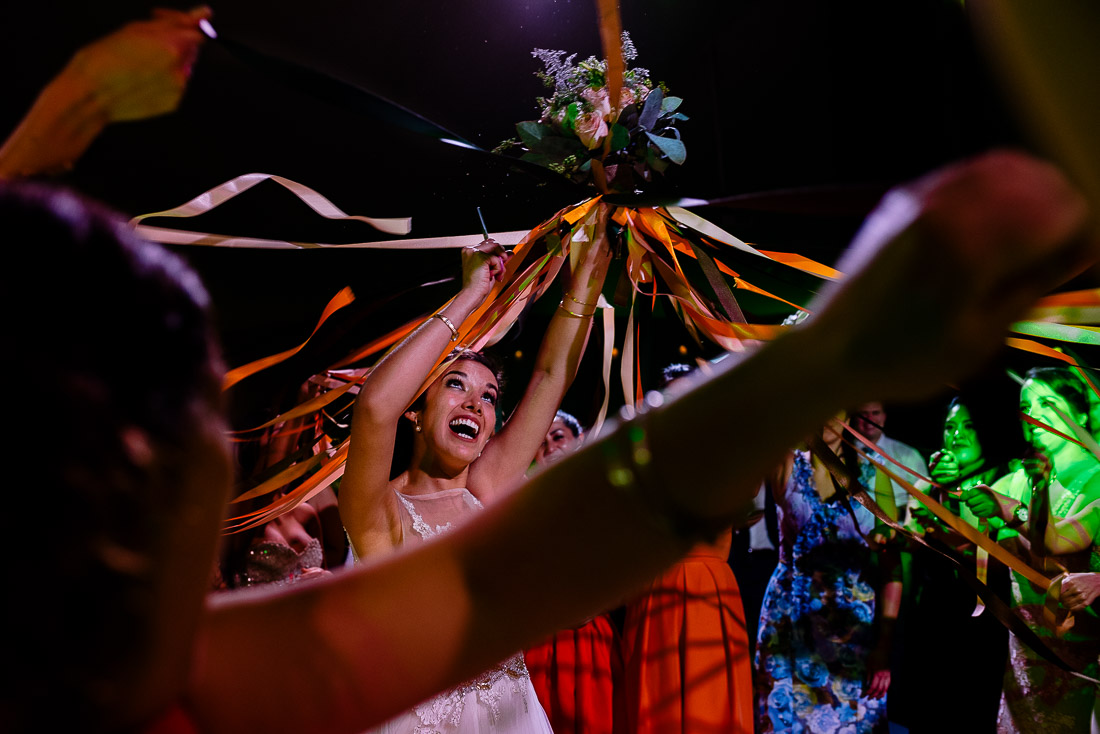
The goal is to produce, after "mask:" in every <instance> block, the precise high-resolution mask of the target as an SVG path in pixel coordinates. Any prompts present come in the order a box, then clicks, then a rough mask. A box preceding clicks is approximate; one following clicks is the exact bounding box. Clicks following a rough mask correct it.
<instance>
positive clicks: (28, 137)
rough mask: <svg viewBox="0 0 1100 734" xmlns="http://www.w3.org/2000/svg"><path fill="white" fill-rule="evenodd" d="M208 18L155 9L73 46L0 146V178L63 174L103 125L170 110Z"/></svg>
mask: <svg viewBox="0 0 1100 734" xmlns="http://www.w3.org/2000/svg"><path fill="white" fill-rule="evenodd" d="M210 15H211V13H210V9H209V8H207V7H205V6H203V7H200V8H196V9H195V10H192V11H190V12H182V11H179V10H164V9H158V10H156V11H154V14H153V17H152V18H151V19H149V20H142V21H135V22H132V23H128V24H126V25H124V26H123V27H122V28H120V29H119V30H117V31H115V32H113V33H111V34H110V35H107V36H104V37H103V38H100V39H98V40H96V41H94V42H92V43H90V44H88V45H87V46H84V47H83V48H81V49H80V50H78V51H77V52H76V53H75V54H74V55H73V57H72V59H71V60H70V61H69V62H68V63H67V64H66V65H65V67H64V68H63V69H62V70H61V72H60V73H58V75H57V76H56V77H54V78H53V79H52V80H51V81H50V82H49V83H48V84H47V85H46V87H45V88H44V89H43V90H42V91H41V93H39V95H38V98H37V99H36V100H35V101H34V104H33V105H32V106H31V108H30V110H29V111H28V112H27V114H26V116H25V117H24V118H23V120H22V121H21V122H20V123H19V125H18V127H16V129H15V130H14V131H13V132H12V133H11V135H10V136H9V137H8V138H7V140H6V141H5V142H4V144H3V146H2V147H0V179H5V178H7V179H13V178H26V177H30V176H37V175H48V174H56V173H61V172H64V171H66V170H68V169H69V168H72V166H73V164H74V163H75V162H76V161H77V159H79V158H80V156H81V155H83V154H84V151H85V150H87V149H88V146H90V145H91V144H92V142H93V141H94V140H95V139H96V137H97V136H98V135H99V134H100V133H101V132H102V131H103V128H105V127H106V126H107V125H108V124H110V123H112V122H120V121H124V120H138V119H142V118H147V117H155V116H158V115H163V114H166V113H168V112H171V111H173V110H175V109H176V106H177V105H178V104H179V101H180V98H181V97H182V96H183V92H184V89H185V88H186V86H187V80H188V78H189V77H190V75H191V65H192V64H193V63H194V62H195V57H196V55H197V54H198V49H199V45H200V44H201V43H202V39H203V35H202V33H201V32H200V31H199V27H198V24H199V21H200V20H202V19H204V18H209V17H210Z"/></svg>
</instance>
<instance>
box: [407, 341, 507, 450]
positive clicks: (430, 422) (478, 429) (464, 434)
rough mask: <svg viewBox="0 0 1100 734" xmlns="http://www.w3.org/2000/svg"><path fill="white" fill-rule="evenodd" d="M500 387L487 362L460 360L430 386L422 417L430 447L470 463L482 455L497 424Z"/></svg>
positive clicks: (425, 435) (421, 428)
mask: <svg viewBox="0 0 1100 734" xmlns="http://www.w3.org/2000/svg"><path fill="white" fill-rule="evenodd" d="M499 390H500V387H499V385H498V384H497V379H496V375H494V374H493V371H492V370H490V369H489V368H488V367H486V366H485V365H483V364H481V363H480V362H474V361H472V360H468V359H467V360H459V361H457V362H455V363H454V364H452V365H451V366H450V367H448V368H447V371H446V372H444V373H443V375H442V376H441V377H440V378H439V379H438V380H436V381H435V382H434V383H432V384H431V386H430V387H428V390H427V393H426V395H425V403H424V410H423V411H421V412H420V415H419V416H418V420H419V425H420V430H421V433H422V435H423V438H424V441H425V442H426V443H427V446H428V450H429V451H430V452H432V453H435V454H436V455H438V456H440V457H450V458H453V459H454V460H455V461H456V462H458V463H460V464H462V465H463V466H467V465H469V464H471V463H473V461H474V459H476V458H477V457H478V455H479V454H481V450H482V449H484V448H485V444H486V443H488V441H489V438H490V437H491V436H492V435H493V430H494V428H495V427H496V405H497V399H498V394H499Z"/></svg>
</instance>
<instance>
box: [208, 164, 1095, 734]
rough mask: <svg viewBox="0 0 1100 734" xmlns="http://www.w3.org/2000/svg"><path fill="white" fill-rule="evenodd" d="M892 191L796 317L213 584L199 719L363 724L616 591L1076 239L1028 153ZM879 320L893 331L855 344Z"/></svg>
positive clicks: (995, 327)
mask: <svg viewBox="0 0 1100 734" xmlns="http://www.w3.org/2000/svg"><path fill="white" fill-rule="evenodd" d="M900 194H901V195H902V197H903V198H902V199H901V200H897V199H895V200H893V202H892V203H891V202H889V201H888V202H886V203H885V204H884V207H885V210H882V209H880V211H879V216H880V217H887V218H886V219H885V220H882V219H881V218H880V219H878V220H875V218H874V217H873V218H872V224H873V225H874V227H875V228H873V229H872V230H871V231H864V233H863V234H862V235H861V237H860V238H857V242H856V245H855V250H854V252H853V253H852V256H851V257H849V258H848V259H847V260H845V261H843V262H842V269H844V268H846V272H848V273H849V277H848V278H847V280H846V281H845V282H844V283H843V284H842V285H839V286H838V287H837V288H836V290H834V291H833V292H831V293H828V294H826V295H824V296H823V297H822V298H821V299H820V300H819V301H818V302H817V303H815V304H813V307H814V311H816V312H817V315H816V317H815V318H813V319H810V320H808V321H807V322H804V324H803V325H802V327H800V328H799V329H797V330H795V331H793V332H792V333H790V334H788V335H787V336H785V337H782V338H780V339H778V340H777V341H775V342H774V343H771V344H767V345H765V346H764V347H762V348H761V349H759V351H757V352H756V353H755V354H753V355H752V356H750V357H748V358H747V359H744V360H742V361H740V363H738V364H737V365H732V366H726V367H719V368H718V369H717V370H715V374H714V375H713V376H711V377H704V378H696V379H695V386H694V388H693V389H691V390H690V391H688V392H687V393H685V394H683V395H681V396H680V397H677V398H675V399H673V400H672V401H671V402H670V403H667V404H666V405H665V406H663V407H661V408H660V409H658V410H656V411H654V412H652V413H650V414H647V415H646V416H645V417H644V418H643V419H642V420H641V421H637V422H633V423H631V424H627V425H624V426H619V427H618V428H616V429H615V430H614V431H610V432H608V434H607V435H606V436H604V437H603V438H601V439H600V440H598V441H595V442H593V443H591V444H588V445H586V446H585V447H584V448H582V449H581V450H580V451H578V452H577V453H575V454H573V455H571V456H570V457H569V458H567V459H566V460H564V461H562V462H559V463H558V464H556V465H554V466H552V467H550V468H549V469H548V470H547V471H545V472H542V473H540V474H539V475H537V476H536V477H535V478H534V479H533V481H532V482H531V484H530V485H528V486H527V487H526V488H524V489H521V490H519V491H516V492H514V493H511V494H510V495H509V496H507V497H504V498H502V499H501V501H500V502H498V503H497V504H496V505H495V506H494V507H490V508H489V509H487V510H486V511H485V512H484V513H482V514H481V515H480V516H479V517H478V518H476V519H475V520H474V521H473V522H471V523H470V524H469V525H467V526H465V527H463V528H461V529H459V530H457V531H456V532H454V533H451V534H449V535H447V536H444V537H443V538H441V539H439V540H438V541H436V542H432V543H426V544H424V545H423V546H421V547H419V548H418V549H416V550H415V551H412V552H408V553H402V554H399V555H396V556H392V557H390V558H389V559H387V560H386V561H385V562H380V563H376V564H372V565H367V566H364V567H361V568H359V569H356V571H354V572H350V573H346V574H343V575H341V576H338V577H336V578H333V579H328V580H323V581H319V582H317V583H316V584H315V585H313V586H312V588H302V589H300V590H298V591H295V592H292V593H278V592H275V593H273V594H271V595H269V596H267V597H266V598H265V599H263V600H260V599H259V598H255V597H253V598H241V597H238V598H236V599H226V600H225V601H224V602H223V603H222V604H220V605H219V607H218V608H216V609H215V610H213V611H212V612H211V613H210V614H209V616H208V618H207V620H206V624H205V626H204V629H203V630H202V634H201V635H200V644H199V645H198V650H197V654H196V658H195V666H194V669H193V676H192V687H191V693H190V698H189V699H188V703H189V704H190V706H191V707H192V710H193V711H194V713H195V715H196V717H197V718H198V719H199V722H200V724H202V725H204V726H205V727H206V728H207V729H209V730H210V731H242V730H250V729H259V728H261V727H270V726H272V725H273V724H274V723H277V724H278V725H279V726H280V727H282V728H286V729H297V730H302V731H318V730H326V731H334V732H336V731H349V732H352V731H359V730H362V729H364V728H366V727H368V726H369V725H371V724H372V723H376V722H378V721H381V720H383V719H385V718H387V717H389V716H392V715H393V714H396V713H398V712H400V711H402V710H404V709H406V708H408V707H409V706H410V705H412V704H413V703H414V702H416V701H419V700H423V699H424V698H426V697H428V696H430V695H432V694H433V693H435V692H436V691H439V690H442V689H445V688H446V687H448V686H451V685H454V684H456V683H458V682H460V681H462V680H464V679H467V678H469V677H471V676H472V675H474V674H476V673H478V672H479V671H481V670H484V669H485V668H486V667H488V666H490V665H492V664H493V663H495V662H496V661H498V660H500V659H503V658H504V657H506V656H507V655H508V654H510V653H512V652H514V651H515V650H518V649H520V648H522V647H523V646H524V645H526V644H530V643H532V642H534V641H535V640H537V639H539V638H540V637H541V636H543V635H545V634H549V633H550V632H551V631H552V630H554V629H559V628H561V627H564V626H567V625H569V624H571V623H575V622H576V621H577V620H580V619H582V618H584V617H585V616H586V615H588V614H590V613H592V612H593V611H595V610H597V609H600V608H601V607H603V606H604V605H606V604H611V603H614V602H615V601H616V600H617V599H619V598H621V597H622V596H623V595H624V594H626V593H629V592H630V591H632V590H634V589H636V588H638V587H639V586H640V585H641V584H644V583H645V582H647V581H648V580H650V579H651V578H652V577H653V576H654V575H655V574H656V573H658V572H659V571H660V570H661V569H662V568H663V567H665V566H667V565H668V564H670V563H672V562H673V561H674V560H675V559H676V558H678V557H679V556H680V555H681V554H682V553H683V552H685V551H686V550H687V549H688V548H689V547H690V545H691V544H692V543H693V542H694V541H695V540H696V539H697V538H698V537H700V536H699V535H697V534H695V533H692V532H690V529H691V528H693V527H699V528H705V529H708V530H709V529H713V528H715V527H719V526H721V525H727V524H729V523H730V522H731V521H732V520H731V518H733V517H734V516H736V514H737V513H738V512H739V511H740V509H741V508H742V507H743V506H744V505H745V504H746V503H747V501H748V500H749V499H750V498H751V496H752V495H753V493H754V492H755V491H756V490H757V487H758V485H759V482H760V479H761V477H763V476H764V475H765V474H766V473H767V472H768V471H770V470H772V469H773V468H774V467H775V466H776V465H778V464H779V463H780V462H781V461H782V458H783V455H784V453H785V452H786V451H787V450H788V449H789V447H790V446H792V445H794V444H796V443H797V442H798V441H799V439H800V438H802V437H803V436H805V435H807V434H809V433H810V432H811V431H812V430H814V429H815V428H816V427H818V426H820V425H822V424H823V423H824V422H825V421H826V419H827V418H829V417H830V416H831V415H833V414H834V413H835V412H836V411H837V410H838V409H840V408H843V407H844V406H846V405H853V404H857V403H860V402H865V401H867V400H871V399H884V400H901V399H907V398H917V397H924V396H926V395H928V394H930V393H932V392H933V391H935V390H936V389H938V387H939V386H940V385H941V384H942V383H943V382H945V381H950V380H954V379H959V378H960V377H962V376H963V375H965V374H967V373H968V372H970V371H972V370H973V369H975V368H976V367H978V366H979V365H980V364H981V363H982V362H984V360H985V359H986V358H987V357H988V356H989V355H991V354H993V353H994V351H995V350H996V348H997V347H998V346H999V344H1000V341H1001V336H1002V333H1003V332H1002V330H1003V329H1004V327H1005V326H1006V325H1007V324H1008V323H1009V322H1010V321H1011V320H1013V319H1014V318H1016V317H1018V315H1019V314H1020V313H1021V312H1022V311H1023V310H1024V308H1025V307H1026V306H1027V305H1028V304H1030V303H1031V302H1032V301H1033V300H1034V299H1035V298H1036V297H1038V296H1039V295H1040V294H1041V293H1043V292H1044V291H1045V290H1047V289H1049V288H1050V287H1052V286H1053V285H1055V284H1056V283H1057V282H1059V280H1060V278H1061V276H1064V275H1066V274H1067V273H1069V272H1071V271H1072V268H1073V267H1075V266H1078V265H1079V264H1080V263H1081V262H1082V258H1083V257H1084V256H1085V255H1086V254H1088V252H1087V251H1086V250H1083V249H1082V248H1081V247H1080V246H1079V245H1080V243H1079V242H1077V241H1075V240H1074V236H1075V235H1077V234H1078V233H1079V232H1080V230H1081V228H1082V227H1083V225H1084V222H1085V218H1086V211H1085V207H1084V204H1083V202H1082V200H1081V199H1080V198H1079V197H1077V195H1076V194H1075V193H1074V192H1073V190H1072V189H1070V187H1069V186H1068V184H1066V183H1065V181H1064V180H1063V179H1062V178H1061V177H1060V176H1058V175H1057V173H1055V172H1054V171H1053V170H1052V169H1050V168H1049V167H1048V166H1045V165H1043V164H1041V163H1038V162H1035V161H1032V160H1031V159H1027V158H1023V157H1021V156H1016V155H1009V154H999V155H996V156H990V157H987V158H984V159H981V160H978V161H976V162H972V163H969V164H966V165H963V166H959V167H956V168H953V169H950V170H948V171H947V172H945V173H941V174H940V175H938V176H937V177H935V178H933V179H930V180H926V181H922V182H919V184H917V185H915V186H913V187H909V188H907V189H905V190H903V191H902V192H900ZM898 206H900V207H901V208H900V210H899V209H896V208H895V207H898ZM1054 262H1060V263H1061V265H1060V266H1058V267H1052V266H1051V263H1054ZM956 280H959V282H961V283H966V284H968V287H966V288H963V287H955V286H956V285H958V283H956V282H955V281H956ZM887 327H889V328H887ZM884 333H902V334H905V335H906V338H905V339H902V340H899V341H898V344H897V346H896V349H893V350H887V351H886V355H885V356H880V357H871V356H869V355H881V354H882V353H883V350H879V349H875V348H873V347H874V345H876V344H878V343H880V342H881V339H882V334H884ZM688 379H692V378H688ZM685 457H689V458H690V460H688V461H684V460H683V459H684V458H685ZM731 467H732V468H734V469H735V470H734V471H731ZM272 639H279V640H280V645H279V647H277V648H272V646H271V645H270V641H271V640H272ZM272 668H275V669H277V670H279V675H278V676H272V675H270V674H264V673H269V671H270V669H272Z"/></svg>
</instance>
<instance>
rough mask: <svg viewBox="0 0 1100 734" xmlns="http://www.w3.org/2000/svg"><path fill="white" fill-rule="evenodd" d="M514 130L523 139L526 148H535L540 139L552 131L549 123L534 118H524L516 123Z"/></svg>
mask: <svg viewBox="0 0 1100 734" xmlns="http://www.w3.org/2000/svg"><path fill="white" fill-rule="evenodd" d="M516 132H518V133H519V139H520V140H522V141H523V144H524V145H526V146H527V149H528V150H536V149H537V148H538V147H539V143H540V142H541V141H542V139H543V138H545V137H546V136H547V135H549V134H550V133H551V132H553V131H552V130H551V129H550V126H549V125H544V124H542V123H541V122H535V121H534V120H525V121H524V122H517V123H516Z"/></svg>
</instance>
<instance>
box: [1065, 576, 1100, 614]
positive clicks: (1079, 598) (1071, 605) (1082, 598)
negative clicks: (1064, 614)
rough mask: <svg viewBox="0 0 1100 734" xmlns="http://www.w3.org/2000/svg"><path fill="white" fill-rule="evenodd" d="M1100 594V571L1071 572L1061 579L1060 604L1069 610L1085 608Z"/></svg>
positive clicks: (1076, 610) (1082, 609)
mask: <svg viewBox="0 0 1100 734" xmlns="http://www.w3.org/2000/svg"><path fill="white" fill-rule="evenodd" d="M1098 596H1100V573H1071V574H1069V575H1067V576H1066V577H1065V578H1064V579H1062V597H1061V599H1062V606H1064V607H1065V608H1066V609H1068V610H1070V611H1071V612H1081V611H1084V610H1085V609H1087V608H1088V607H1089V606H1090V605H1091V604H1092V603H1093V602H1094V601H1096V597H1098Z"/></svg>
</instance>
